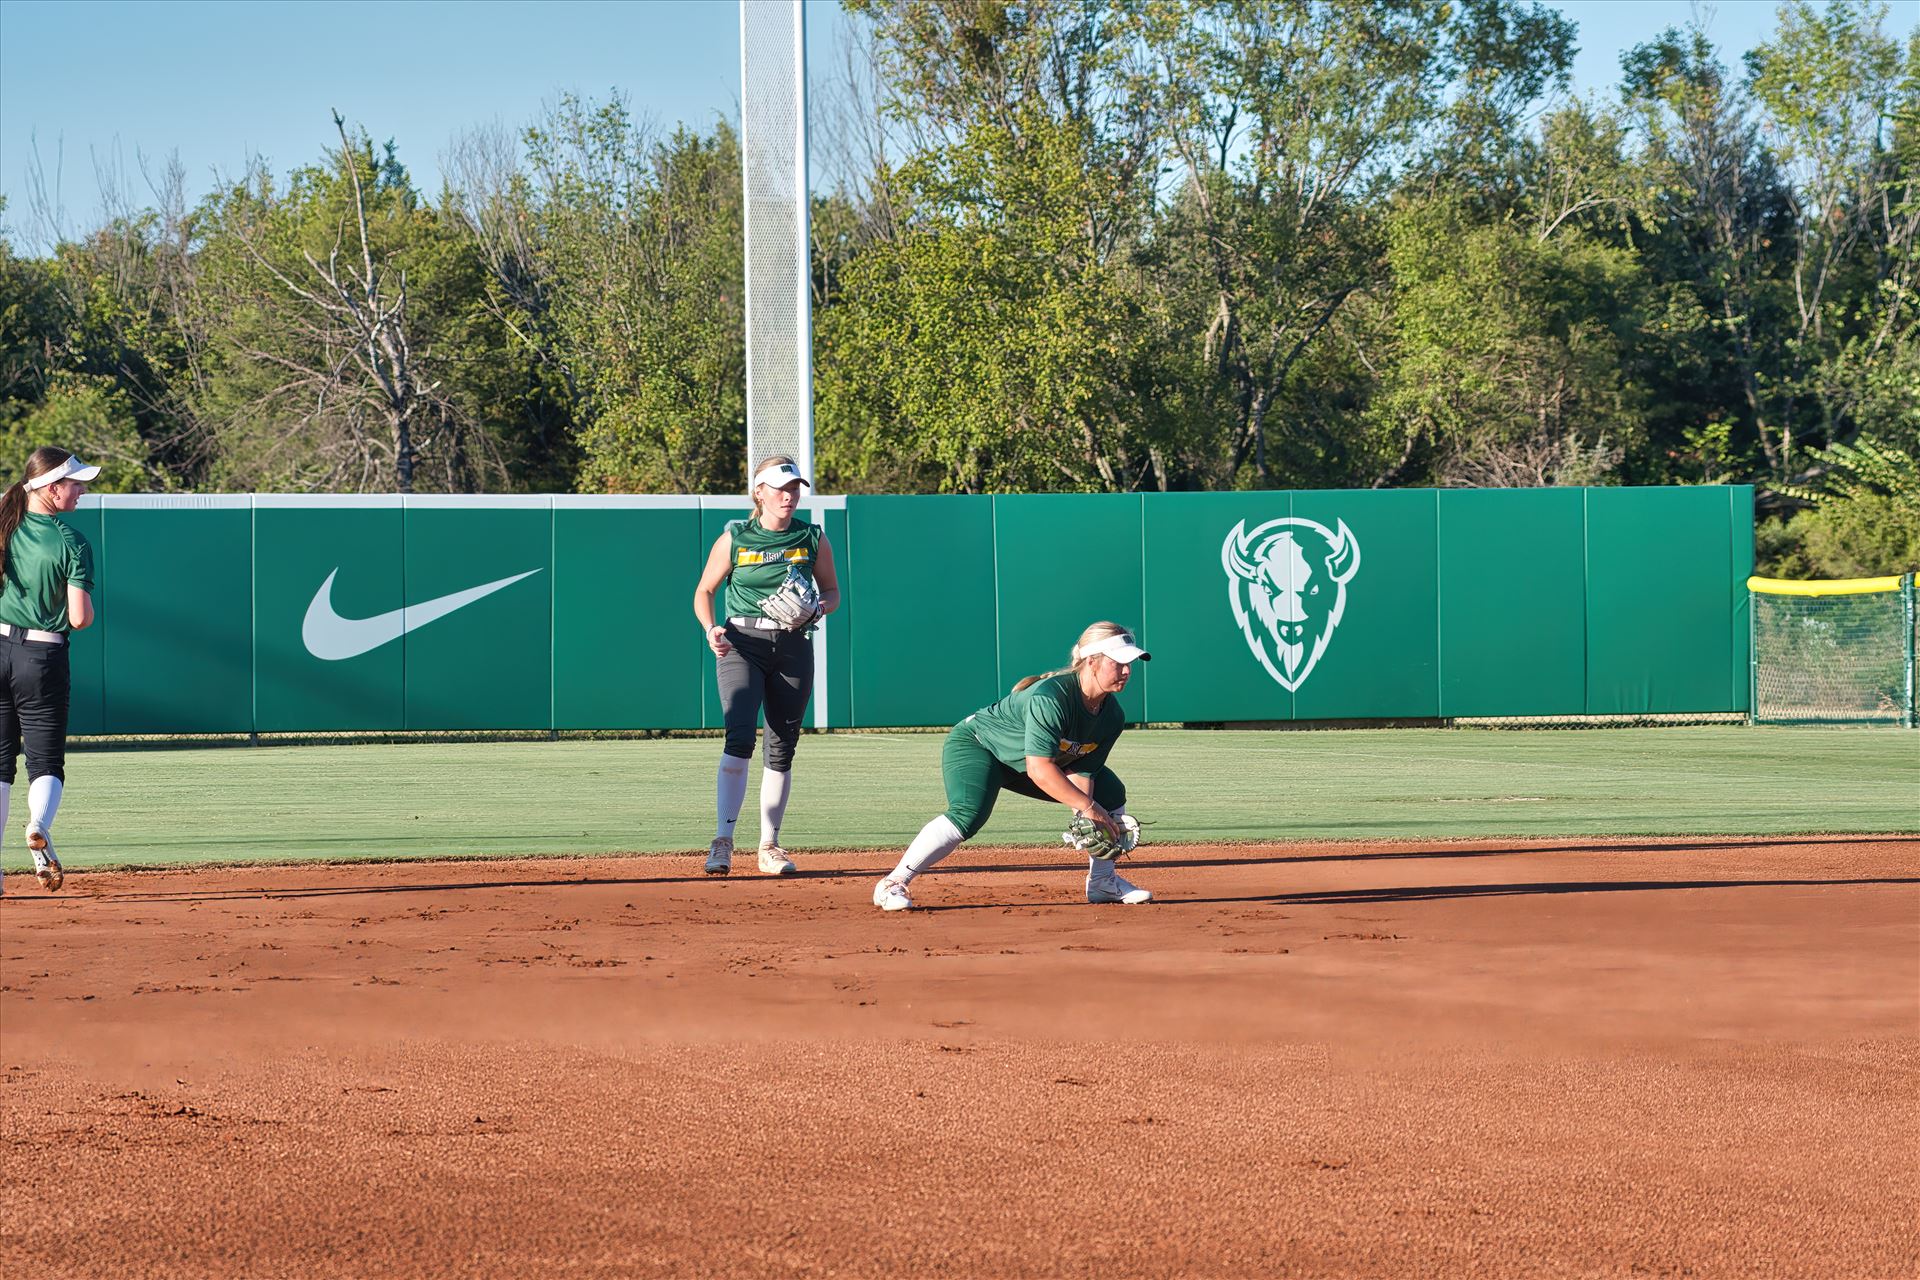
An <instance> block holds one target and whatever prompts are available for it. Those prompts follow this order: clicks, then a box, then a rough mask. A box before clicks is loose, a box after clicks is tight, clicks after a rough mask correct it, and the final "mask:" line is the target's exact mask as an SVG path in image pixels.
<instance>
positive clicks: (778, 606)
mask: <svg viewBox="0 0 1920 1280" xmlns="http://www.w3.org/2000/svg"><path fill="white" fill-rule="evenodd" d="M760 612H761V613H762V614H764V615H765V616H766V617H768V618H771V619H773V621H775V622H777V623H779V624H780V625H781V626H783V627H785V628H786V629H787V630H789V631H805V630H806V629H807V628H808V627H810V626H812V625H813V624H814V623H816V622H818V621H820V618H821V616H822V615H824V614H825V613H826V610H824V609H822V608H821V607H820V592H819V590H818V589H817V588H815V587H814V585H813V580H812V579H811V578H809V577H807V576H806V575H805V574H802V573H801V572H800V571H799V570H798V569H797V568H796V569H793V570H791V571H789V572H788V574H787V580H786V581H785V582H783V583H781V584H780V587H779V589H778V590H777V591H775V592H774V593H773V594H772V595H770V596H768V597H767V598H766V599H764V600H762V601H761V602H760Z"/></svg>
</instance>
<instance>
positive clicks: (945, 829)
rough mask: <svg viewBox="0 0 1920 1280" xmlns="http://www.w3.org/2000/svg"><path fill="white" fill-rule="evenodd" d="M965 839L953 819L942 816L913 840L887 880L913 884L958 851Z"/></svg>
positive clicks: (922, 829) (921, 829)
mask: <svg viewBox="0 0 1920 1280" xmlns="http://www.w3.org/2000/svg"><path fill="white" fill-rule="evenodd" d="M965 839H966V837H965V836H963V835H961V834H960V828H958V827H956V826H954V825H953V819H951V818H949V817H948V816H947V815H946V814H944V813H943V814H941V815H940V816H939V817H937V818H935V819H934V820H933V821H932V822H929V823H928V824H927V825H926V826H924V827H922V828H920V834H919V835H917V836H915V837H914V838H913V843H912V844H910V845H908V846H907V851H906V853H904V854H903V855H901V858H900V865H899V866H897V867H895V868H894V869H893V874H892V875H890V876H888V877H887V879H889V880H896V881H898V882H899V883H901V884H909V883H911V882H912V880H913V878H914V877H915V876H917V875H919V874H920V873H921V872H922V871H925V870H926V869H927V868H928V867H930V866H932V865H933V864H934V863H936V862H938V861H940V859H942V858H944V857H946V856H947V855H948V854H950V853H952V852H953V851H954V850H955V849H958V848H959V847H960V842H961V841H962V840H965Z"/></svg>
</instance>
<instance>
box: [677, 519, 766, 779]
mask: <svg viewBox="0 0 1920 1280" xmlns="http://www.w3.org/2000/svg"><path fill="white" fill-rule="evenodd" d="M751 514H753V505H752V504H751V503H749V502H747V501H746V499H744V498H743V499H741V500H740V502H739V505H737V506H735V505H732V504H728V505H725V506H707V505H702V507H701V509H700V536H699V539H698V543H697V548H696V551H695V554H694V557H693V566H692V568H691V569H689V570H688V572H687V575H686V585H687V617H688V618H689V619H690V620H692V625H693V642H694V645H695V646H696V648H695V651H694V656H695V657H696V658H697V659H698V660H699V663H700V677H699V679H700V723H701V724H702V725H703V726H704V727H706V728H708V729H724V728H726V727H727V723H726V719H725V718H724V717H723V716H722V715H721V714H720V686H719V685H718V684H717V683H716V682H715V681H716V670H715V662H716V661H717V660H716V659H715V658H714V656H713V650H712V649H709V648H708V647H707V644H706V641H704V640H702V639H701V638H700V623H699V621H698V620H697V619H694V618H693V589H694V587H696V586H698V585H699V583H700V571H701V569H702V568H703V567H704V566H705V565H706V563H707V556H708V554H709V553H710V552H711V551H712V550H713V544H714V541H715V540H716V539H717V538H719V536H720V535H721V534H722V533H724V532H725V531H726V528H727V521H729V520H744V519H746V518H747V517H748V516H749V515H751ZM726 613H727V589H726V587H725V586H724V585H722V586H721V588H720V590H718V591H716V592H714V594H713V616H714V620H715V621H724V620H725V618H726ZM762 719H763V720H764V719H765V717H762ZM758 750H759V749H758V748H757V747H756V748H755V751H756V752H757V751H758Z"/></svg>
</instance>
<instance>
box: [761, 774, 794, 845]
mask: <svg viewBox="0 0 1920 1280" xmlns="http://www.w3.org/2000/svg"><path fill="white" fill-rule="evenodd" d="M792 790H793V771H792V770H791V769H789V770H788V771H787V772H785V773H775V772H774V771H773V770H772V769H762V770H761V771H760V845H761V847H762V848H765V847H766V846H767V845H770V844H779V843H780V822H781V820H782V819H783V818H785V817H786V816H787V796H788V794H789V793H791V792H792Z"/></svg>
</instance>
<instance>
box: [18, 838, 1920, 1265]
mask: <svg viewBox="0 0 1920 1280" xmlns="http://www.w3.org/2000/svg"><path fill="white" fill-rule="evenodd" d="M796 857H797V858H798V860H799V861H800V864H801V866H802V868H803V870H804V872H805V874H803V875H802V876H800V877H798V878H797V879H791V880H784V881H781V880H773V879H769V878H765V877H761V876H757V875H753V874H736V875H735V876H734V877H733V878H732V879H728V880H709V879H708V878H706V877H705V876H703V875H701V874H700V873H699V863H698V861H697V859H695V858H694V857H684V858H630V859H614V858H596V859H580V860H549V861H514V862H461V863H446V862H442V863H429V864H388V865H351V866H346V865H336V866H298V867H279V868H240V869H231V868H229V869H207V870H190V871H172V872H139V873H114V874H99V873H96V874H89V873H88V872H87V871H86V870H85V869H84V868H82V869H78V870H75V871H72V872H70V873H69V877H68V882H67V889H66V891H65V892H63V893H61V894H59V895H53V896H49V895H45V894H43V893H41V892H40V890H39V887H38V886H37V885H35V884H33V882H32V880H31V878H30V877H26V876H10V877H8V880H7V894H6V897H5V898H4V899H3V900H0V960H3V961H4V971H3V976H4V981H3V982H0V1031H3V1033H4V1035H3V1037H0V1075H3V1077H4V1080H3V1083H0V1126H3V1131H4V1138H5V1170H4V1187H3V1188H0V1190H3V1192H4V1197H5V1199H4V1204H3V1205H0V1225H3V1226H4V1235H0V1273H4V1274H5V1275H6V1276H7V1277H8V1278H9V1280H28V1278H29V1277H42V1276H83V1277H102V1276H141V1277H174V1276H181V1277H185V1276H194V1277H199V1276H248V1277H276V1276H286V1277H300V1278H302V1280H306V1278H309V1277H323V1276H353V1277H370V1276H394V1277H428V1276H532V1277H548V1276H551V1277H586V1276H655V1275H659V1276H727V1277H734V1276H774V1275H782V1276H784V1275H794V1276H828V1275H832V1276H956V1277H958V1276H965V1277H975V1276H1042V1275H1046V1276H1053V1275H1060V1276H1088V1277H1093V1276H1098V1277H1102V1280H1111V1278H1115V1277H1132V1276H1249V1277H1251V1276H1295V1275H1299V1276H1394V1277H1400V1276H1431V1275H1446V1276H1453V1275H1473V1276H1523V1275H1542V1276H1683V1275H1684V1276H1795V1277H1805V1276H1847V1277H1907V1276H1913V1275H1915V1274H1916V1273H1920V1228H1917V1227H1916V1223H1920V1190H1917V1188H1920V1154H1917V1153H1920V1052H1917V1051H1916V1045H1920V839H1915V838H1898V839H1884V838H1881V839H1876V838H1857V839H1850V838H1841V837H1793V838H1780V839H1764V840H1747V841H1739V842H1734V841H1710V840H1662V841H1650V840H1643V841H1609V842H1595V841H1582V840H1553V841H1537V840H1536V841H1504V842H1473V843H1464V842H1463V843H1431V844H1396V845H1388V846H1376V845H1359V844H1330V845H1317V846H1294V847H1287V848H1232V849H1197V848H1156V849H1154V850H1153V851H1152V853H1151V855H1150V856H1146V857H1142V858H1140V859H1138V860H1136V861H1133V862H1130V863H1129V864H1127V867H1126V870H1127V874H1129V875H1130V876H1132V878H1134V879H1135V880H1136V881H1138V882H1139V883H1141V884H1143V885H1146V886H1148V887H1150V888H1152V889H1153V890H1154V891H1155V893H1156V894H1157V895H1158V899H1157V900H1156V901H1155V902H1154V903H1152V904H1149V905H1145V906H1138V907H1123V906H1102V907H1094V906H1089V905H1087V904H1086V903H1085V902H1084V901H1082V900H1081V897H1082V895H1081V881H1080V874H1079V872H1078V871H1076V870H1074V869H1073V868H1072V867H1070V866H1068V865H1066V855H1065V854H1064V853H1063V852H1058V851H1051V850H1038V849H1029V850H1011V851H974V850H963V851H962V852H960V853H959V854H957V855H955V856H954V857H953V858H952V859H950V860H949V861H950V863H951V864H952V865H950V866H946V867H942V868H941V869H940V870H938V871H936V872H934V873H933V874H931V875H929V876H927V877H924V878H923V879H922V880H921V881H920V882H919V883H918V884H917V885H916V886H915V896H916V898H917V900H918V901H919V902H920V903H921V904H922V906H923V907H924V908H925V909H924V910H916V911H914V912H911V913H906V914H903V915H882V914H881V913H880V912H878V911H876V910H875V909H874V908H873V906H872V905H871V898H870V894H871V889H872V883H873V880H874V879H875V878H876V876H877V875H878V873H879V872H880V870H882V863H883V861H885V859H884V858H882V857H881V856H878V855H876V854H874V853H871V852H869V853H863V854H811V855H809V854H807V853H805V852H804V851H801V852H797V854H796ZM738 861H739V863H740V864H741V865H742V867H743V868H744V867H745V866H746V865H748V864H749V863H750V859H748V858H745V857H743V858H741V859H739V860H738Z"/></svg>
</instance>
